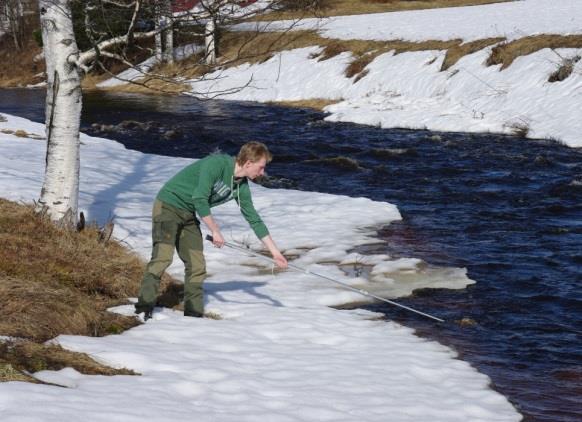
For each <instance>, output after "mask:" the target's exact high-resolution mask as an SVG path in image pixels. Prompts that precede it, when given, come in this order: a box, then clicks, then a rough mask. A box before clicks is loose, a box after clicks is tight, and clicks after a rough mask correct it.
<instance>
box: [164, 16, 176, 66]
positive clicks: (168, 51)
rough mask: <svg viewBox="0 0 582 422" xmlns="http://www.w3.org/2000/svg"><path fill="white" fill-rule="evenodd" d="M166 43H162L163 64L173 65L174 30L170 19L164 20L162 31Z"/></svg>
mask: <svg viewBox="0 0 582 422" xmlns="http://www.w3.org/2000/svg"><path fill="white" fill-rule="evenodd" d="M164 34H165V36H166V40H165V41H166V42H165V43H164V62H165V63H169V64H172V63H174V29H173V28H172V21H171V19H168V18H166V30H165V31H164Z"/></svg>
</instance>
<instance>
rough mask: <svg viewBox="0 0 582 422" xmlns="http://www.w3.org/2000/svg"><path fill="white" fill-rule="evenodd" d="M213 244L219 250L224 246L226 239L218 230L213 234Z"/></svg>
mask: <svg viewBox="0 0 582 422" xmlns="http://www.w3.org/2000/svg"><path fill="white" fill-rule="evenodd" d="M212 243H213V244H214V246H216V247H217V248H222V247H223V246H224V237H222V234H220V232H219V231H218V230H215V231H213V232H212Z"/></svg>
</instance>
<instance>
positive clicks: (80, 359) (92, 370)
mask: <svg viewBox="0 0 582 422" xmlns="http://www.w3.org/2000/svg"><path fill="white" fill-rule="evenodd" d="M66 367H70V368H74V369H75V370H77V371H78V372H80V373H82V374H87V375H107V376H111V375H139V374H137V373H136V372H134V371H132V370H130V369H125V368H119V369H117V368H111V367H108V366H106V365H103V364H101V363H99V362H96V361H95V360H93V359H92V358H91V357H90V356H89V355H87V354H85V353H78V352H72V351H70V350H65V349H63V348H62V347H61V346H59V345H45V344H38V343H35V342H33V341H27V340H10V341H5V342H2V343H0V382H2V381H4V382H7V381H28V382H34V383H37V382H39V381H38V380H37V379H36V378H34V377H33V376H31V375H29V374H33V373H34V372H38V371H44V370H53V371H58V370H60V369H63V368H66Z"/></svg>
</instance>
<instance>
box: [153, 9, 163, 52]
mask: <svg viewBox="0 0 582 422" xmlns="http://www.w3.org/2000/svg"><path fill="white" fill-rule="evenodd" d="M155 22H156V30H158V29H160V28H162V27H163V26H164V22H163V18H162V17H161V15H160V14H159V10H158V11H157V13H156V19H155ZM155 47H156V60H157V61H158V62H159V63H161V62H162V60H163V58H164V54H163V44H162V31H160V32H158V33H157V34H156V36H155Z"/></svg>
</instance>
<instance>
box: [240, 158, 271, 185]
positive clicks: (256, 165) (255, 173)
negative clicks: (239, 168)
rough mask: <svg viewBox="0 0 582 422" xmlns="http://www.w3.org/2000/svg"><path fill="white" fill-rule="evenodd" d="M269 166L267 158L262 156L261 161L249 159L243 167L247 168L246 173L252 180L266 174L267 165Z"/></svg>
mask: <svg viewBox="0 0 582 422" xmlns="http://www.w3.org/2000/svg"><path fill="white" fill-rule="evenodd" d="M266 166H267V160H266V159H265V158H261V159H260V160H259V161H255V162H252V161H250V160H249V161H247V162H246V163H245V165H244V166H243V168H244V169H245V173H246V175H247V177H248V178H249V179H251V180H255V179H256V178H257V177H259V176H262V175H263V174H265V167H266Z"/></svg>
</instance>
